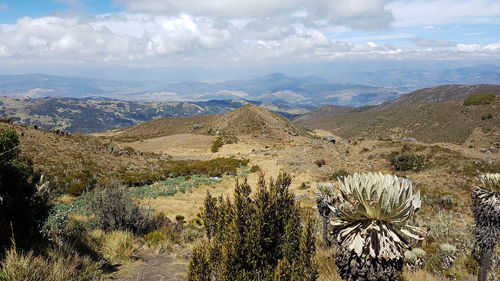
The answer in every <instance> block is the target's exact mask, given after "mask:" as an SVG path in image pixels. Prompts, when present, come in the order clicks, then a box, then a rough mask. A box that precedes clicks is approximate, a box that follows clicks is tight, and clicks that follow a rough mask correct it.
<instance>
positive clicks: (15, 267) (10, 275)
mask: <svg viewBox="0 0 500 281" xmlns="http://www.w3.org/2000/svg"><path fill="white" fill-rule="evenodd" d="M101 266H102V264H101V263H99V262H95V261H93V260H92V259H91V258H89V257H87V256H81V255H79V254H78V253H75V252H72V251H71V250H69V248H65V246H62V247H56V248H50V249H49V250H48V251H47V253H45V254H44V255H36V254H35V253H34V252H33V251H28V252H21V251H19V250H17V249H16V248H15V247H12V248H11V249H10V250H8V251H7V252H6V256H5V259H4V260H3V261H2V262H1V268H0V280H1V281H21V280H22V281H62V280H71V281H93V280H99V277H100V275H101V274H102V271H101V270H100V268H101Z"/></svg>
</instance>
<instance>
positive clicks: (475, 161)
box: [472, 160, 483, 165]
mask: <svg viewBox="0 0 500 281" xmlns="http://www.w3.org/2000/svg"><path fill="white" fill-rule="evenodd" d="M472 163H474V164H475V165H481V164H483V162H482V161H481V160H474V161H472Z"/></svg>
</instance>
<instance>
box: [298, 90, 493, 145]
mask: <svg viewBox="0 0 500 281" xmlns="http://www.w3.org/2000/svg"><path fill="white" fill-rule="evenodd" d="M499 109H500V98H498V97H497V98H496V100H495V101H494V102H493V103H492V104H489V105H478V106H463V102H462V101H451V102H436V103H429V104H417V105H405V106H399V107H394V108H388V109H384V110H379V111H367V112H360V113H348V114H343V115H331V116H323V117H320V118H316V119H312V120H307V121H303V122H298V124H300V125H302V126H304V127H307V128H309V129H323V130H328V131H331V132H332V133H334V134H337V135H339V136H342V137H346V138H353V137H370V138H379V137H381V138H391V137H392V138H402V137H413V138H416V139H417V140H419V141H425V142H453V143H463V142H465V140H466V139H467V138H468V137H469V136H470V135H471V133H472V132H473V130H474V129H475V128H477V127H481V129H482V131H483V132H485V133H486V134H487V135H488V136H487V137H488V138H489V139H490V140H492V141H494V142H500V110H499Z"/></svg>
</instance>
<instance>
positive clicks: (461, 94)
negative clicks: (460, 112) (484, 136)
mask: <svg viewBox="0 0 500 281" xmlns="http://www.w3.org/2000/svg"><path fill="white" fill-rule="evenodd" d="M480 93H492V94H496V95H500V85H490V84H479V85H442V86H439V87H433V88H425V89H420V90H417V91H414V92H411V93H409V94H406V95H403V96H401V97H399V98H397V99H394V100H392V101H388V102H385V103H383V104H381V105H379V106H377V107H374V108H372V110H383V109H388V108H392V107H397V106H404V105H411V104H424V103H433V102H446V101H458V100H464V99H465V98H466V97H467V96H469V95H472V94H480Z"/></svg>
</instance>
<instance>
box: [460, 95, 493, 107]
mask: <svg viewBox="0 0 500 281" xmlns="http://www.w3.org/2000/svg"><path fill="white" fill-rule="evenodd" d="M495 98H496V95H495V94H487V93H483V94H474V95H470V96H468V97H467V98H466V99H465V100H464V106H468V105H483V104H490V103H491V102H492V101H494V100H495Z"/></svg>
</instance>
